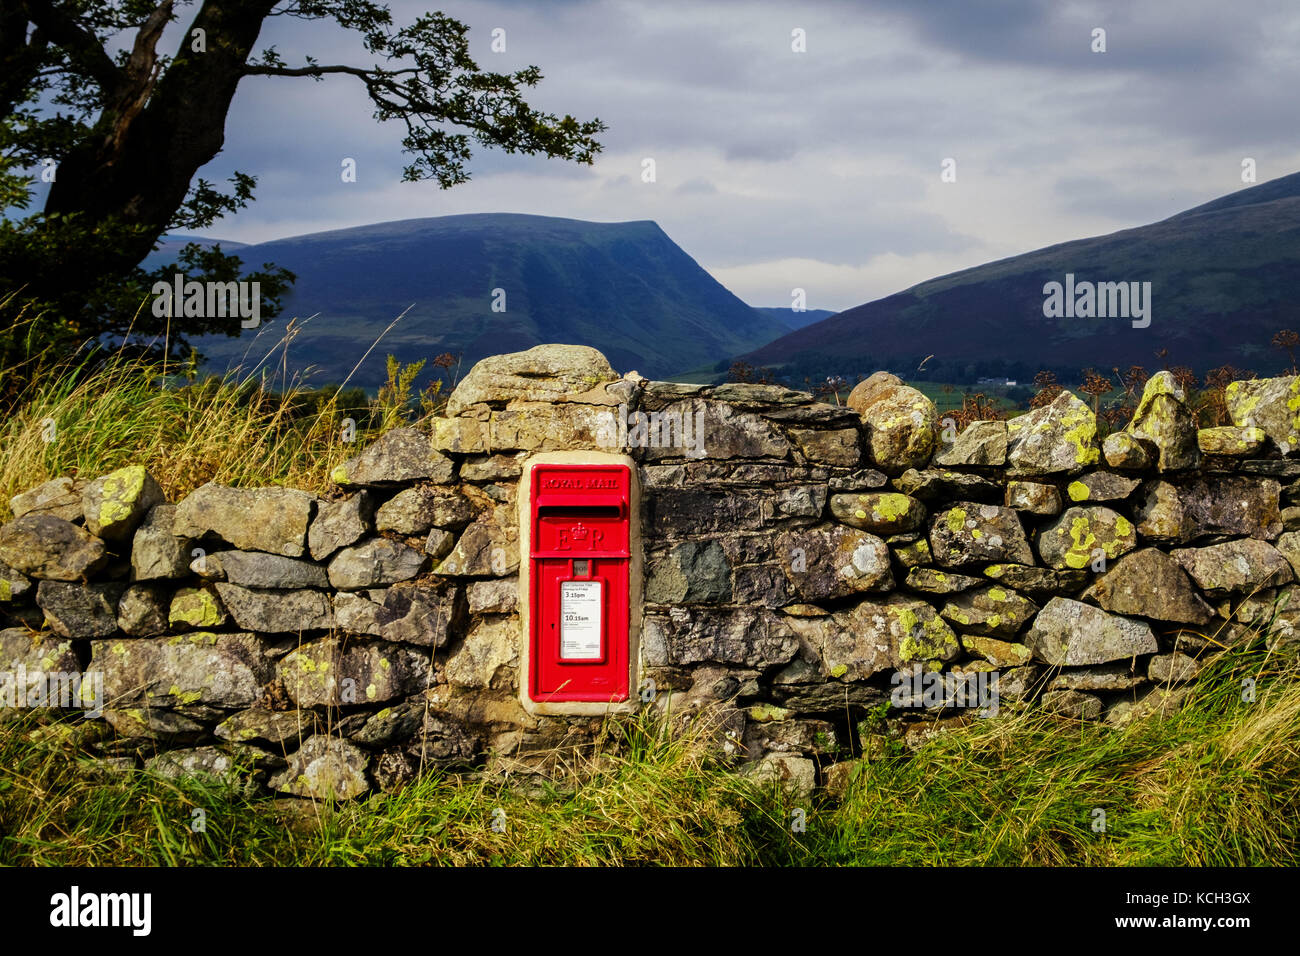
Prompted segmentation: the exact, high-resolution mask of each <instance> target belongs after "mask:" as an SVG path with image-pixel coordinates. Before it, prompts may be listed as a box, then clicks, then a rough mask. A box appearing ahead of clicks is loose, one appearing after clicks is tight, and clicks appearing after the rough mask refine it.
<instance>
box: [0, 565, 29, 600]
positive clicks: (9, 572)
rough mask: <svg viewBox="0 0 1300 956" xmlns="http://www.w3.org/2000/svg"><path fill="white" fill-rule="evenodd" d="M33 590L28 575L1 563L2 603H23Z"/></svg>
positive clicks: (0, 593)
mask: <svg viewBox="0 0 1300 956" xmlns="http://www.w3.org/2000/svg"><path fill="white" fill-rule="evenodd" d="M31 589H32V582H31V581H29V580H28V578H27V575H25V574H20V573H19V572H18V571H16V570H15V569H13V568H11V567H9V565H7V564H5V563H4V562H3V561H0V602H9V601H21V600H22V599H23V598H25V597H26V596H27V594H28V593H29V592H30V591H31Z"/></svg>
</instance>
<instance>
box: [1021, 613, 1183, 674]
mask: <svg viewBox="0 0 1300 956" xmlns="http://www.w3.org/2000/svg"><path fill="white" fill-rule="evenodd" d="M1025 644H1026V645H1028V646H1029V649H1030V650H1032V651H1033V652H1034V656H1035V657H1037V658H1038V659H1039V660H1042V661H1046V662H1047V663H1048V664H1055V665H1057V666H1061V667H1065V666H1068V667H1074V666H1078V665H1081V664H1108V663H1110V662H1111V661H1117V660H1123V659H1124V658H1128V657H1134V656H1136V655H1139V654H1154V653H1155V652H1156V651H1158V650H1159V649H1160V648H1159V645H1158V644H1157V643H1156V637H1155V634H1153V633H1152V631H1151V627H1150V625H1148V624H1146V623H1145V622H1143V621H1137V620H1134V619H1132V618H1127V617H1121V616H1119V615H1117V614H1111V613H1109V612H1107V611H1103V610H1101V609H1100V608H1095V607H1092V606H1091V605H1088V604H1084V603H1082V602H1081V601H1075V600H1072V599H1070V598H1063V597H1054V598H1052V599H1051V600H1050V601H1048V602H1047V604H1046V605H1045V606H1044V607H1043V609H1042V610H1041V611H1039V612H1038V616H1037V617H1036V618H1034V623H1033V625H1032V626H1031V627H1030V629H1029V633H1028V635H1027V636H1026V638H1025Z"/></svg>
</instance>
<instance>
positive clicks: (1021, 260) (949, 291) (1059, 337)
mask: <svg viewBox="0 0 1300 956" xmlns="http://www.w3.org/2000/svg"><path fill="white" fill-rule="evenodd" d="M1067 273H1068V274H1071V275H1072V276H1073V277H1074V281H1075V282H1076V283H1084V282H1088V283H1094V284H1095V283H1101V282H1150V283H1151V286H1150V305H1151V312H1150V324H1149V325H1148V326H1147V327H1145V328H1135V327H1134V324H1133V319H1132V318H1131V317H1130V318H1123V317H1119V318H1115V317H1108V318H1100V317H1091V318H1090V317H1070V316H1068V315H1060V316H1056V317H1051V318H1049V317H1046V316H1045V315H1044V307H1045V299H1046V298H1047V295H1048V294H1047V293H1045V291H1044V287H1045V285H1046V284H1047V283H1051V282H1057V283H1061V284H1062V285H1064V284H1065V283H1066V281H1067V280H1066V275H1067ZM1076 288H1077V289H1078V288H1080V287H1078V286H1077V285H1076ZM1141 289H1142V287H1141V286H1139V287H1138V290H1139V291H1141ZM1080 294H1082V293H1080ZM1298 299H1300V173H1296V174H1292V175H1290V176H1284V177H1282V178H1280V179H1275V180H1272V181H1270V182H1267V183H1261V184H1259V185H1258V186H1252V187H1250V188H1247V189H1242V190H1239V191H1237V192H1234V193H1231V194H1229V195H1227V196H1224V197H1222V198H1220V199H1216V200H1214V201H1212V202H1207V203H1205V204H1204V205H1201V206H1197V207H1195V208H1194V209H1189V210H1187V211H1186V212H1182V213H1179V214H1178V215H1175V216H1171V217H1170V218H1168V219H1165V220H1162V221H1161V222H1157V223H1153V224H1151V225H1148V226H1139V227H1137V228H1135V229H1124V230H1122V231H1120V232H1115V233H1111V234H1110V235H1106V236H1098V237H1095V238H1091V239H1079V240H1076V241H1073V242H1065V243H1061V244H1060V245H1055V246H1049V247H1048V248H1045V249H1039V250H1037V251H1035V252H1029V253H1025V254H1024V255H1019V256H1013V257H1011V258H1008V259H1001V260H998V261H996V262H990V263H988V264H986V265H982V266H977V267H975V268H973V269H965V270H963V271H961V272H954V273H952V274H951V275H946V276H942V277H940V278H937V279H931V280H929V281H928V282H922V283H921V284H920V285H916V286H913V287H912V288H910V289H907V290H905V291H903V292H899V293H897V294H895V295H891V296H888V297H887V298H884V299H878V300H876V301H874V302H869V303H867V304H865V305H860V306H857V307H855V308H852V309H847V310H845V311H843V312H840V313H839V314H837V315H834V316H832V317H830V318H829V319H825V320H823V321H821V322H818V323H816V324H815V325H811V326H809V327H807V328H805V329H800V330H798V331H795V332H792V333H790V334H789V335H786V336H784V337H783V338H780V339H777V340H776V341H774V342H771V343H769V344H767V345H765V346H763V347H762V348H759V349H757V350H755V351H753V352H750V353H748V354H744V355H742V356H740V358H741V359H743V360H744V361H747V362H750V363H752V364H754V365H767V366H772V367H774V368H778V369H779V370H780V371H782V372H783V373H784V374H785V375H786V376H787V377H789V378H790V379H794V380H797V379H801V378H802V377H803V376H805V375H812V376H817V375H828V374H842V375H861V374H863V373H869V372H871V371H874V370H876V369H881V368H883V369H890V370H892V371H894V372H897V373H898V374H900V375H902V376H904V377H905V378H906V377H908V376H910V377H912V378H927V379H936V380H946V381H955V382H972V381H974V380H975V379H976V377H982V376H1007V377H1009V378H1013V379H1018V380H1020V381H1024V380H1026V379H1028V378H1030V377H1032V375H1033V374H1034V373H1035V372H1036V371H1038V370H1040V369H1052V370H1054V371H1057V372H1058V374H1060V373H1065V374H1069V375H1071V376H1076V375H1077V373H1078V371H1079V370H1080V369H1083V368H1087V367H1089V366H1091V367H1095V368H1097V369H1098V370H1101V371H1103V372H1106V373H1109V372H1110V370H1111V369H1113V368H1116V367H1118V368H1121V369H1123V368H1127V367H1128V365H1130V364H1137V365H1143V366H1145V367H1147V368H1157V367H1162V366H1174V365H1185V366H1188V367H1190V368H1192V369H1193V370H1195V371H1196V372H1198V373H1204V372H1205V371H1206V370H1207V369H1210V368H1215V367H1218V366H1222V365H1225V364H1231V365H1235V366H1237V367H1238V368H1242V369H1250V370H1252V371H1255V372H1257V373H1260V374H1265V373H1270V372H1277V371H1280V370H1281V369H1282V368H1284V367H1285V368H1289V367H1290V364H1291V362H1290V359H1289V358H1288V357H1287V356H1286V354H1285V353H1283V352H1282V351H1280V350H1279V349H1276V348H1273V347H1272V346H1271V344H1270V342H1271V339H1272V337H1273V334H1274V333H1275V332H1277V331H1278V330H1279V329H1284V328H1292V329H1300V308H1297V300H1298ZM1107 301H1108V302H1109V301H1110V300H1109V296H1107ZM1116 304H1120V303H1119V302H1118V300H1116ZM1137 321H1139V323H1140V322H1142V321H1145V320H1143V319H1138V320H1137ZM1162 349H1166V350H1168V351H1167V355H1165V356H1163V357H1161V356H1158V355H1157V352H1158V351H1159V350H1162ZM927 356H932V357H931V358H930V359H929V361H925V359H926V357H927ZM922 362H924V363H925V364H924V367H923V371H922V372H920V373H919V374H918V372H917V368H918V366H921V365H922Z"/></svg>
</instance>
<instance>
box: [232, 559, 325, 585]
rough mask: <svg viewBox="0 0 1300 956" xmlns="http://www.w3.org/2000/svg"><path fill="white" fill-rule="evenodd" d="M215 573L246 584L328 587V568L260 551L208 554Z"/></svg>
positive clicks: (233, 582) (238, 583) (236, 582)
mask: <svg viewBox="0 0 1300 956" xmlns="http://www.w3.org/2000/svg"><path fill="white" fill-rule="evenodd" d="M207 562H208V564H209V565H210V566H215V569H216V574H215V575H213V576H215V577H222V578H224V579H225V580H226V581H228V582H229V583H231V584H237V585H239V586H240V587H247V588H327V587H329V578H328V577H327V576H326V574H325V569H324V568H322V567H321V566H320V565H318V564H313V563H312V562H310V561H303V560H299V559H296V558H286V557H282V556H280V555H278V554H266V553H264V552H261V551H220V552H217V553H215V554H210V555H208V556H207Z"/></svg>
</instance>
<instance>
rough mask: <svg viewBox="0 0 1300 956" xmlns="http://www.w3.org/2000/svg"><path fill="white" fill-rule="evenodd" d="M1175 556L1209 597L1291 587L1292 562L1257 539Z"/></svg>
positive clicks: (1178, 553)
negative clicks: (1280, 586)
mask: <svg viewBox="0 0 1300 956" xmlns="http://www.w3.org/2000/svg"><path fill="white" fill-rule="evenodd" d="M1172 554H1173V557H1174V558H1175V559H1176V560H1177V561H1178V563H1179V564H1181V565H1182V566H1183V569H1184V570H1185V571H1186V572H1187V573H1188V574H1189V575H1190V576H1191V578H1192V580H1193V581H1195V582H1196V586H1197V587H1199V588H1200V589H1201V590H1202V591H1204V592H1205V594H1206V595H1208V596H1209V597H1216V598H1217V597H1223V596H1226V595H1228V594H1238V593H1243V592H1248V591H1254V590H1256V589H1257V588H1268V587H1276V586H1278V585H1282V584H1289V583H1290V582H1291V581H1292V580H1293V578H1294V576H1293V575H1292V572H1291V565H1290V563H1289V562H1288V561H1287V560H1286V558H1284V557H1283V556H1282V554H1281V553H1280V552H1279V551H1278V550H1277V549H1276V548H1274V547H1273V546H1272V545H1271V544H1268V543H1267V542H1264V541H1257V540H1256V539H1254V538H1242V539H1239V540H1236V541H1225V542H1224V543H1222V544H1214V545H1210V546H1208V547H1204V548H1182V549H1179V550H1177V551H1174V552H1173V553H1172Z"/></svg>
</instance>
